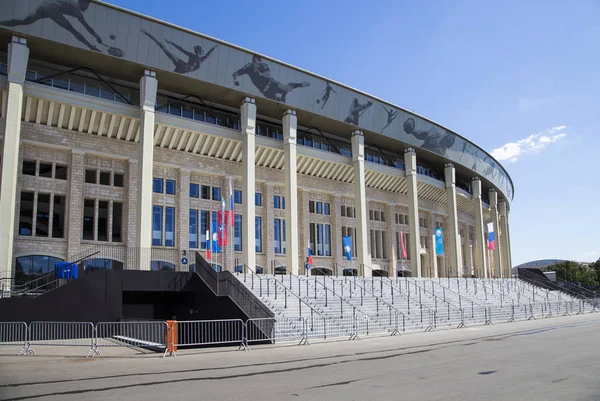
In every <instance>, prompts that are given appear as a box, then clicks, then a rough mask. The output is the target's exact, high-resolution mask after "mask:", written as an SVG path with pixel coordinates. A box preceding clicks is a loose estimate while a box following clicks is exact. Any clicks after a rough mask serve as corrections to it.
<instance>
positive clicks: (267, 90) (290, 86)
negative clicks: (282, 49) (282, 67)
mask: <svg viewBox="0 0 600 401" xmlns="http://www.w3.org/2000/svg"><path fill="white" fill-rule="evenodd" d="M242 75H248V76H249V77H250V80H251V81H252V83H253V84H254V86H255V87H256V89H258V90H259V91H260V93H262V94H263V96H264V97H266V98H267V99H271V100H275V101H277V102H283V103H285V101H286V97H287V94H288V93H290V92H291V91H293V90H294V89H296V88H305V87H307V86H310V82H289V83H287V84H283V83H281V82H279V81H277V80H276V79H275V78H273V77H272V76H271V69H270V68H269V65H268V64H267V63H265V62H264V61H263V59H262V57H260V56H257V55H254V56H252V62H250V63H248V64H246V65H244V66H243V67H242V68H240V69H239V70H237V71H236V72H234V73H233V83H234V85H235V86H240V82H239V81H238V78H239V77H240V76H242Z"/></svg>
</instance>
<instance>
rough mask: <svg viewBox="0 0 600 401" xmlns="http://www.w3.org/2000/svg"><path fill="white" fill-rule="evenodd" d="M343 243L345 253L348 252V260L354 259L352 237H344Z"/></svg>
mask: <svg viewBox="0 0 600 401" xmlns="http://www.w3.org/2000/svg"><path fill="white" fill-rule="evenodd" d="M342 245H343V246H344V253H345V254H346V260H349V261H351V260H352V237H342Z"/></svg>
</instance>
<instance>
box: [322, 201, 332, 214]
mask: <svg viewBox="0 0 600 401" xmlns="http://www.w3.org/2000/svg"><path fill="white" fill-rule="evenodd" d="M323 214H327V215H329V214H330V213H329V203H324V204H323Z"/></svg>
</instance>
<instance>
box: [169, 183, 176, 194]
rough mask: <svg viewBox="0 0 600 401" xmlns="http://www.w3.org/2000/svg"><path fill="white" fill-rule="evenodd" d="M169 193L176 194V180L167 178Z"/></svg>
mask: <svg viewBox="0 0 600 401" xmlns="http://www.w3.org/2000/svg"><path fill="white" fill-rule="evenodd" d="M167 195H175V181H174V180H167Z"/></svg>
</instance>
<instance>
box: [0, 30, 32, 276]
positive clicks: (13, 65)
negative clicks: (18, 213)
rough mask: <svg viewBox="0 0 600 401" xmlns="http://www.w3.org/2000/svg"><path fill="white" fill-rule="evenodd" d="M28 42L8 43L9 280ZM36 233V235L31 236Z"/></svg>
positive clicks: (2, 235) (4, 210)
mask: <svg viewBox="0 0 600 401" xmlns="http://www.w3.org/2000/svg"><path fill="white" fill-rule="evenodd" d="M26 45H27V40H26V39H24V38H19V37H16V36H13V38H12V41H11V43H9V44H8V85H7V86H8V88H7V89H8V90H7V92H8V94H7V96H6V98H5V100H6V106H5V109H4V112H3V115H4V116H5V124H4V132H3V136H4V146H3V150H2V176H1V177H0V277H6V278H10V277H12V270H13V269H12V267H13V241H14V236H15V207H16V197H17V176H18V171H19V145H20V141H21V113H22V111H23V110H22V109H23V83H24V82H25V74H26V72H27V61H28V59H29V48H28V47H27V46H26ZM34 234H35V233H34Z"/></svg>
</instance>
